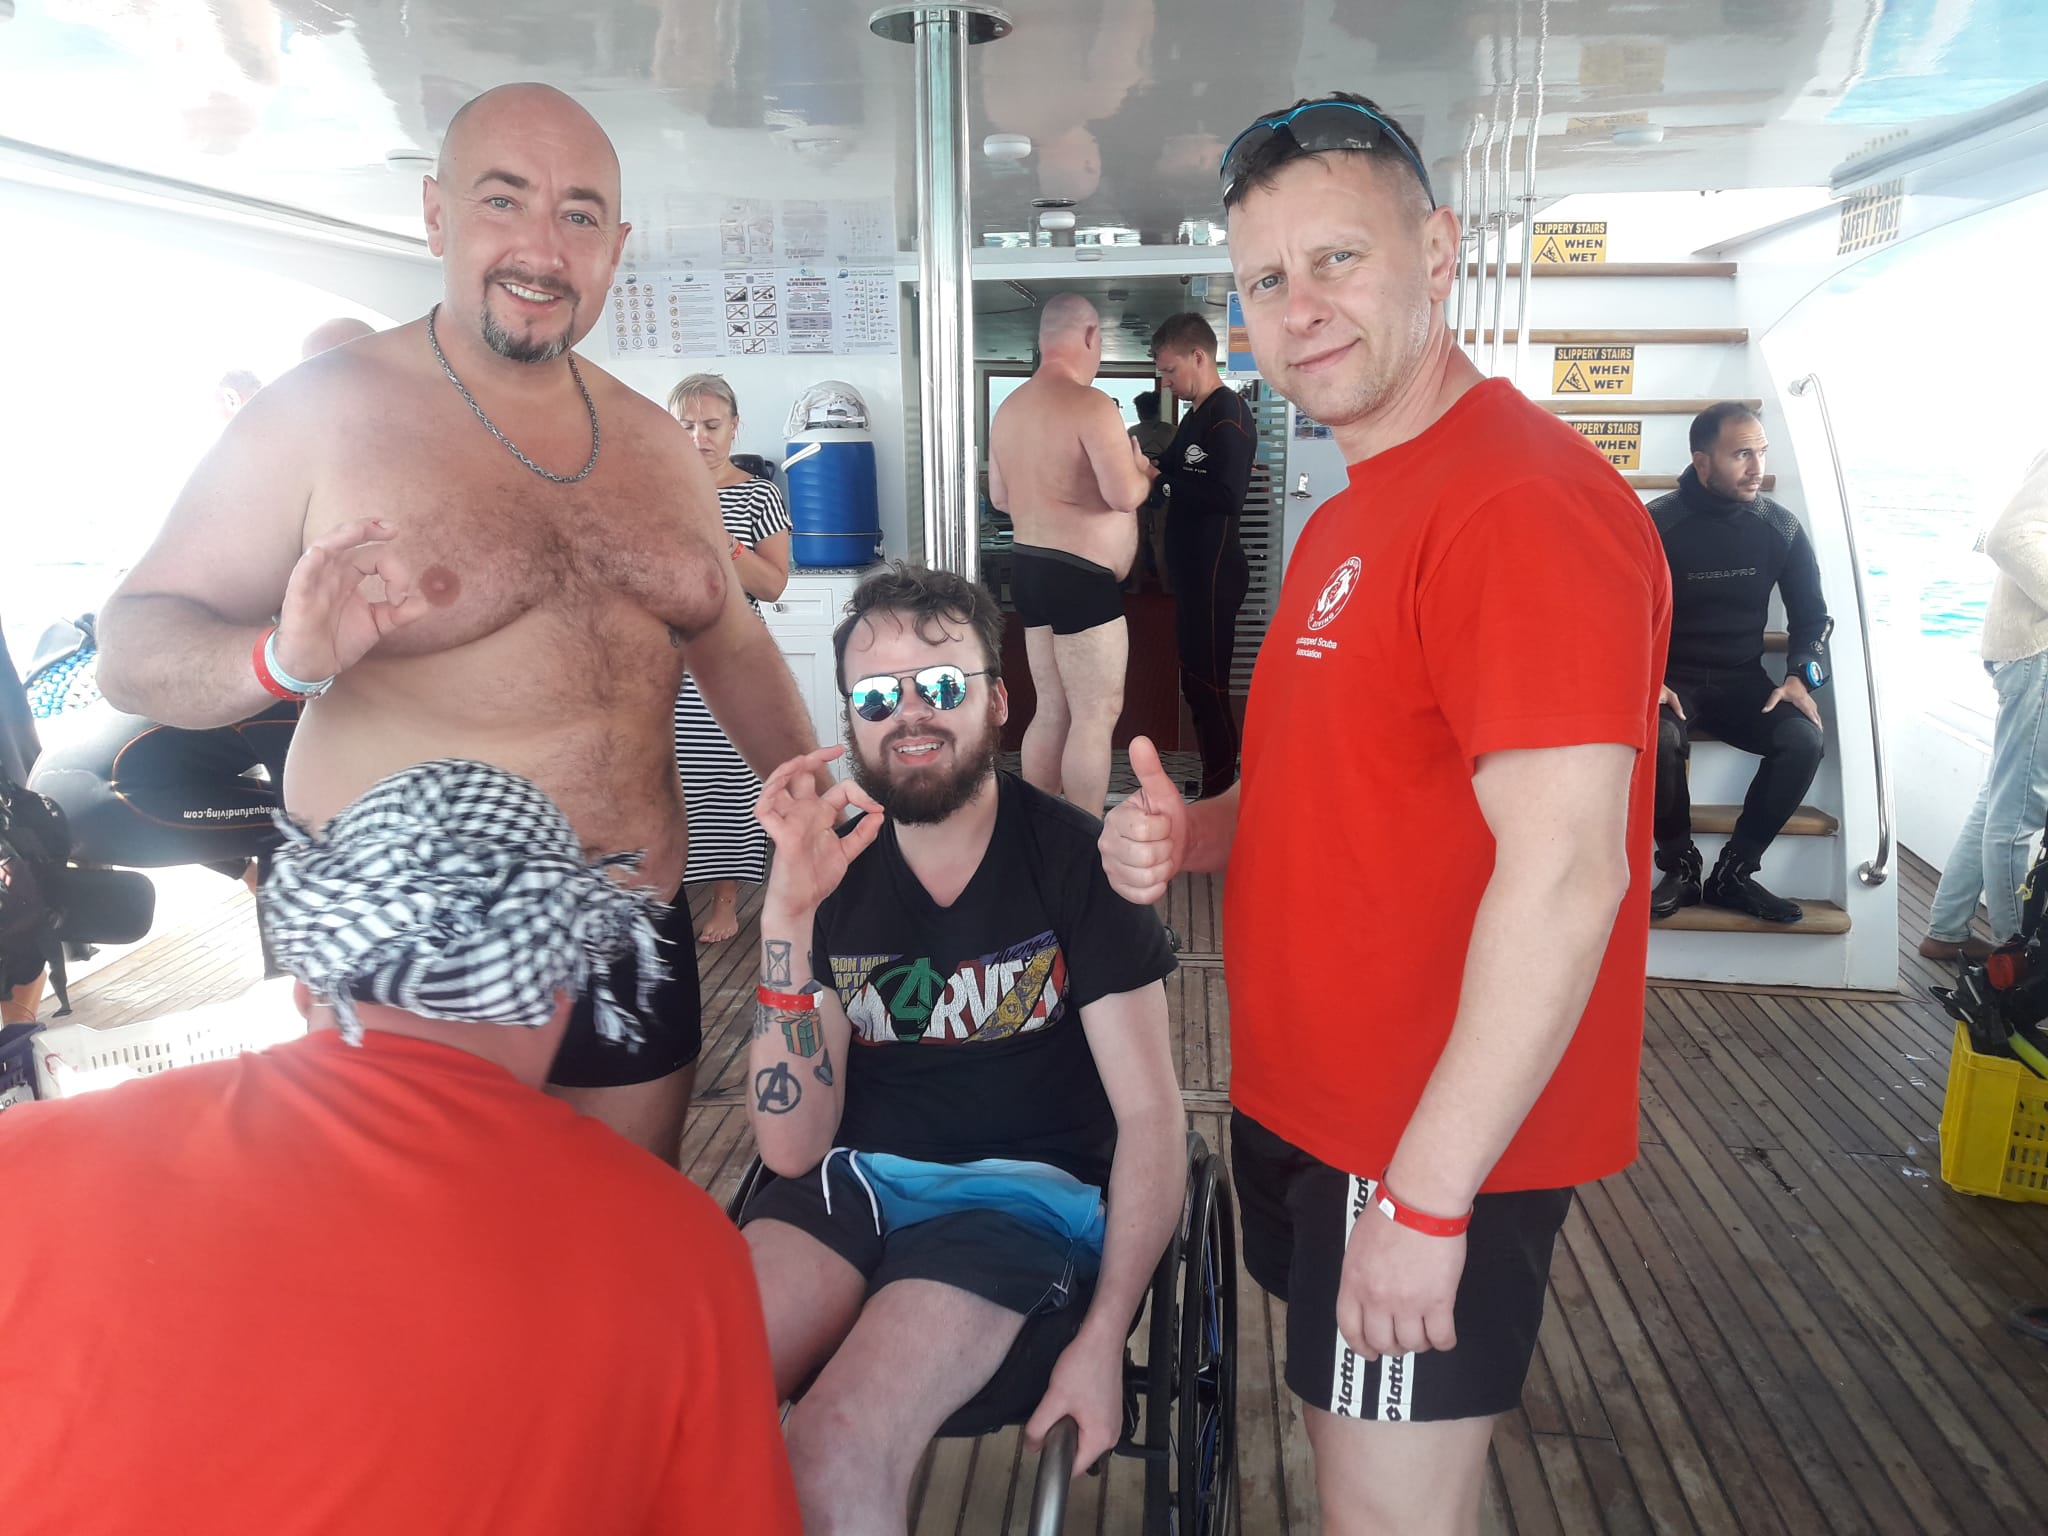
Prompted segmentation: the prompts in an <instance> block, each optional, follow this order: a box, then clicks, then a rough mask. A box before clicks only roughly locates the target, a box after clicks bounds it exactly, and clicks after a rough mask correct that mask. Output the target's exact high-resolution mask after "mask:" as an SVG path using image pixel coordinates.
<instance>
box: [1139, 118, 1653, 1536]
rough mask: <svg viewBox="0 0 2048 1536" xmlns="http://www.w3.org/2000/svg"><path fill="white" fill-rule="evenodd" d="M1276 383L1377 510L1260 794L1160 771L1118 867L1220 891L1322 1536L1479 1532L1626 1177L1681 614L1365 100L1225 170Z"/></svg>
mask: <svg viewBox="0 0 2048 1536" xmlns="http://www.w3.org/2000/svg"><path fill="white" fill-rule="evenodd" d="M1223 174H1224V192H1225V196H1224V206H1225V209H1226V210H1227V212H1228V216H1229V219H1230V255H1231V262H1232V265H1233V267H1234V268H1235V270H1236V277H1237V285H1238V289H1239V291H1240V292H1241V293H1242V294H1243V295H1244V309H1245V317H1246V321H1247V324H1248V326H1249V329H1250V333H1251V342H1252V349H1253V352H1254V354H1255V355H1256V357H1257V358H1258V362H1259V367H1260V370H1261V371H1262V372H1263V373H1264V375H1265V377H1266V378H1267V379H1268V380H1269V381H1271V383H1272V384H1273V385H1274V387H1275V388H1276V389H1278V390H1279V391H1280V393H1282V394H1283V395H1286V396H1287V397H1288V398H1289V399H1291V400H1293V401H1295V402H1296V403H1297V404H1298V405H1299V406H1300V407H1301V408H1302V409H1303V410H1304V411H1306V412H1307V413H1308V414H1310V415H1311V416H1313V417H1315V419H1316V420H1318V421H1323V422H1328V423H1329V424H1330V425H1331V427H1332V428H1333V429H1334V433H1335V436H1336V439H1337V441H1338V443H1339V445H1340V446H1341V447H1342V448H1343V449H1344V451H1345V457H1346V458H1347V459H1348V460H1349V461H1350V465H1351V484H1350V488H1349V489H1348V490H1347V491H1345V492H1341V493H1339V494H1338V495H1337V496H1336V497H1334V498H1332V499H1331V501H1330V502H1329V503H1328V504H1327V505H1325V506H1324V507H1323V508H1322V509H1321V510H1320V511H1318V512H1317V513H1316V515H1315V517H1314V518H1313V519H1312V520H1311V521H1310V522H1309V524H1308V526H1307V527H1306V528H1305V529H1304V530H1303V532H1302V534H1301V537H1300V540H1299V542H1298V543H1297V545H1296V547H1295V550H1294V553H1293V556H1292V558H1291V562H1290V565H1289V569H1288V574H1287V577H1286V581H1285V583H1284V585H1283V587H1282V590H1281V594H1280V600H1279V604H1278V606H1277V609H1276V611H1275V614H1274V618H1273V622H1272V627H1271V631H1270V633H1269V635H1268V637H1267V641H1266V644H1265V647H1264V649H1263V650H1262V652H1261V653H1260V657H1259V663H1258V667H1257V670H1256V671H1255V672H1254V674H1253V678H1252V689H1251V698H1250V707H1249V710H1248V712H1247V717H1246V722H1245V746H1244V773H1243V778H1242V780H1241V782H1240V785H1239V787H1238V788H1237V789H1236V790H1235V791H1233V792H1232V793H1230V794H1228V795H1225V796H1221V797H1218V798H1215V799H1211V800H1205V801H1202V802H1200V803H1198V804H1195V805H1189V806H1184V805H1183V804H1182V803H1181V801H1180V798H1179V796H1178V795H1176V794H1175V793H1174V792H1173V788H1172V786H1171V784H1170V783H1169V782H1168V781H1167V780H1166V779H1165V777H1164V775H1163V774H1161V773H1160V772H1159V767H1158V758H1157V754H1156V753H1154V752H1153V750H1152V748H1151V744H1150V743H1149V742H1143V741H1140V742H1136V743H1133V745H1132V753H1131V755H1132V761H1133V764H1134V766H1136V767H1137V768H1138V769H1139V782H1140V785H1141V788H1142V793H1141V794H1140V795H1138V796H1135V797H1133V798H1132V799H1131V800H1129V801H1127V802H1125V803H1124V804H1123V805H1120V806H1118V807H1117V809H1116V810H1115V811H1114V812H1113V813H1112V814H1111V815H1110V817H1109V820H1108V823H1107V825H1106V827H1105V830H1104V833H1103V838H1102V850H1103V859H1104V864H1105V867H1106V868H1107V869H1108V871H1109V873H1110V877H1111V883H1112V884H1113V885H1114V886H1115V887H1116V888H1117V889H1118V890H1119V891H1121V892H1122V893H1123V894H1124V895H1126V896H1128V897H1130V898H1131V899H1133V900H1137V901H1152V900H1156V899H1157V898H1158V897H1159V896H1160V895H1161V894H1162V893H1163V892H1164V890H1165V887H1166V883H1167V882H1168V881H1169V880H1170V879H1171V878H1172V877H1173V876H1174V875H1175V874H1176V873H1178V872H1179V871H1181V870H1184V869H1186V870H1202V871H1219V870H1224V869H1226V867H1227V869H1228V882H1227V884H1226V887H1225V906H1224V944H1225V948H1224V967H1225V974H1226V976H1227V977H1228V980H1229V986H1230V1003H1231V1019H1232V1042H1231V1052H1232V1081H1231V1099H1232V1103H1233V1106H1234V1108H1235V1111H1236V1113H1235V1119H1234V1122H1233V1137H1232V1143H1233V1145H1232V1152H1233V1163H1234V1172H1235V1176H1236V1181H1237V1189H1238V1198H1239V1202H1240V1206H1241V1208H1242V1211H1243V1215H1244V1228H1245V1264H1246V1267H1247V1268H1248V1269H1249V1270H1250V1272H1251V1274H1252V1276H1253V1278H1255V1279H1256V1280H1258V1282H1259V1283H1260V1284H1261V1285H1262V1286H1264V1287H1265V1288H1266V1289H1268V1290H1269V1291H1272V1292H1274V1293H1275V1294H1278V1295H1281V1296H1283V1297H1285V1298H1286V1300H1287V1302H1288V1313H1287V1324H1288V1350H1287V1353H1288V1360H1287V1380H1288V1384H1289V1385H1290V1386H1291V1387H1292V1388H1293V1389H1294V1391H1295V1392H1296V1393H1297V1394H1298V1395H1299V1396H1300V1397H1301V1398H1302V1399H1303V1402H1304V1407H1305V1413H1306V1419H1307V1424H1308V1432H1309V1439H1310V1443H1311V1445H1312V1446H1313V1447H1314V1449H1315V1454H1316V1475H1317V1481H1318V1485H1319V1487H1320V1491H1321V1503H1322V1509H1323V1517H1324V1521H1325V1529H1326V1530H1329V1531H1346V1532H1348V1531H1373V1532H1382V1531H1385V1532H1395V1531H1398V1532H1401V1533H1403V1536H1414V1533H1420V1532H1454V1531H1463V1532H1471V1531H1476V1530H1477V1529H1478V1511H1479V1497H1480V1486H1481V1477H1482V1473H1483V1469H1484V1466H1485V1458H1486V1450H1487V1444H1488V1440H1489V1438H1490V1436H1491V1433H1492V1424H1493V1419H1494V1417H1495V1416H1496V1415H1498V1414H1500V1413H1502V1412H1504V1411H1506V1410H1508V1409H1510V1408H1512V1407H1513V1406H1514V1405H1515V1403H1516V1402H1517V1401H1518V1399H1519V1397H1520V1395H1521V1387H1522V1381H1523V1377H1524V1376H1525V1375H1526V1373H1527V1371H1528V1366H1529V1359H1530V1356H1531V1353H1532V1351H1533V1349H1534V1347H1535V1341H1536V1332H1537V1327H1538V1325H1539V1323H1540V1322H1541V1319H1542V1315H1543V1297H1544V1287H1545V1283H1546V1280H1547V1276H1548V1271H1549V1264H1550V1253H1551V1248H1552V1245H1553V1243H1554V1241H1555V1238H1556V1235H1557V1232H1558V1230H1559V1228H1560V1227H1561V1226H1562V1224H1563V1221H1564V1218H1565V1213H1566V1210H1567V1209H1568V1207H1569V1204H1570V1199H1571V1188H1570V1187H1571V1186H1572V1185H1573V1184H1576V1183H1578V1182H1580V1181H1581V1180H1586V1179H1597V1178H1601V1177H1603V1176H1605V1175H1607V1174H1611V1173H1613V1172H1615V1171H1616V1170H1618V1169H1620V1168H1622V1167H1624V1166H1626V1165H1627V1164H1628V1163H1629V1162H1630V1161H1631V1160H1632V1159H1633V1158H1634V1156H1635V1149H1636V1140H1635V1138H1636V1070H1637V1060H1638V1056H1639V1053H1640V1049H1641V1038H1642V998H1643V971H1644V954H1645V949H1646V946H1647V942H1648V906H1647V892H1648V887H1647V884H1646V880H1645V873H1644V872H1645V870H1646V869H1647V867H1648V863H1649V851H1650V811H1651V791H1652V787H1653V786H1652V775H1653V770H1654V766H1655V753H1654V752H1653V751H1652V750H1651V749H1652V748H1653V747H1654V745H1655V743H1656V738H1657V716H1656V710H1657V694H1658V685H1659V683H1660V682H1661V681H1662V676H1661V671H1662V666H1663V660H1664V650H1665V641H1666V636H1667V633H1668V630H1669V627H1670V613H1671V597H1670V582H1669V577H1668V573H1667V570H1666V566H1665V561H1664V558H1663V555H1662V553H1661V550H1660V549H1659V546H1658V542H1657V537H1656V533H1655V531H1654V529H1653V528H1652V527H1651V524H1650V521H1649V518H1648V517H1647V516H1646V515H1645V513H1644V511H1643V508H1642V506H1641V504H1640V503H1639V502H1638V501H1637V499H1636V497H1635V496H1634V495H1633V494H1632V493H1631V492H1630V491H1629V489H1628V487H1627V486H1626V485H1625V484H1624V483H1623V482H1622V481H1621V479H1620V478H1619V477H1618V476H1617V475H1616V474H1615V473H1614V472H1613V470H1612V469H1611V468H1609V467H1608V465H1607V464H1606V463H1605V462H1604V460H1602V459H1601V458H1600V456H1599V455H1598V454H1597V453H1595V452H1594V451H1593V450H1592V449H1591V448H1590V447H1589V446H1588V445H1587V444H1586V443H1585V442H1584V441H1583V440H1582V439H1580V438H1579V436H1578V435H1577V434H1576V433H1574V432H1573V431H1572V430H1571V429H1570V428H1568V427H1567V426H1565V425H1564V424H1563V423H1561V422H1559V421H1558V420H1557V419H1556V418H1554V417H1552V416H1550V415H1549V414H1548V413H1546V412H1544V411H1542V410H1540V409H1539V408H1538V407H1536V406H1535V405H1532V404H1531V403H1529V402H1528V401H1527V400H1525V399H1523V397H1522V396H1521V395H1520V394H1519V393H1517V392H1516V390H1515V389H1514V387H1513V386H1512V385H1511V384H1509V383H1508V382H1506V381H1504V380H1497V379H1485V378H1482V377H1481V375H1480V374H1479V372H1478V371H1477V370H1476V369H1475V368H1474V367H1473V366H1472V364H1471V363H1470V362H1469V361H1467V359H1466V358H1465V357H1464V356H1463V355H1462V354H1461V353H1460V352H1459V350H1458V348H1457V345H1456V342H1455V340H1454V338H1453V337H1452V336H1451V335H1450V334H1449V332H1448V331H1447V330H1446V329H1445V326H1444V316H1443V303H1444V299H1445V297H1446V296H1447V295H1448V294H1449V292H1450V289H1451V284H1452V283H1453V281H1454V280H1455V272H1456V265H1457V262H1458V260H1459V254H1458V251H1459V246H1458V225H1457V220H1456V219H1455V218H1454V217H1453V216H1452V215H1451V214H1450V212H1449V211H1447V210H1445V209H1443V208H1439V207H1437V206H1436V205H1435V203H1434V200H1433V197H1432V195H1431V193H1430V190H1429V185H1428V179H1427V177H1426V175H1425V174H1424V172H1423V169H1422V163H1421V160H1420V158H1419V157H1418V155H1417V153H1416V150H1415V147H1414V145H1413V144H1412V143H1411V142H1410V141H1409V139H1408V138H1407V136H1406V135H1405V134H1403V133H1402V131H1401V130H1400V128H1399V127H1397V126H1396V125H1395V124H1394V123H1393V122H1392V121H1391V120H1390V119H1388V118H1386V117H1385V116H1384V115H1383V114H1381V113H1380V112H1379V111H1378V109H1377V108H1376V107H1374V106H1373V105H1372V104H1371V103H1370V102H1368V101H1366V100H1364V99H1363V98H1357V97H1349V96H1341V97H1333V98H1328V99H1325V100H1323V101H1319V102H1312V103H1301V104H1299V105H1297V106H1296V108H1295V109H1293V110H1292V111H1290V112H1286V113H1281V114H1276V115H1275V116H1273V117H1270V118H1263V119H1260V120H1259V121H1258V122H1256V123H1254V124H1253V125H1252V126H1251V127H1250V128H1248V129H1247V130H1245V132H1244V134H1242V135H1241V136H1240V137H1239V139H1238V140H1237V141H1236V142H1235V143H1234V144H1233V145H1232V146H1231V148H1230V150H1229V152H1228V153H1227V154H1226V155H1225V157H1224V166H1223Z"/></svg>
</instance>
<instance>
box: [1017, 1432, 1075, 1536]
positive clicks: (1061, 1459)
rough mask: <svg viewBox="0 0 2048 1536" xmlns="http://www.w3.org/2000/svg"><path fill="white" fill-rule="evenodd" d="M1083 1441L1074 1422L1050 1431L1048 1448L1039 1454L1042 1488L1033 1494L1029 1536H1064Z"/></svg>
mask: <svg viewBox="0 0 2048 1536" xmlns="http://www.w3.org/2000/svg"><path fill="white" fill-rule="evenodd" d="M1080 1438H1081V1426H1080V1425H1078V1424H1076V1423H1075V1422H1074V1421H1073V1420H1072V1419H1061V1420H1060V1421H1059V1422H1058V1423H1057V1424H1055V1425H1053V1427H1052V1428H1051V1429H1049V1430H1047V1431H1046V1435H1045V1449H1044V1450H1042V1451H1040V1452H1039V1453H1038V1486H1037V1487H1035V1488H1034V1489H1033V1490H1032V1492H1031V1518H1030V1520H1029V1521H1027V1522H1026V1523H1025V1526H1024V1531H1025V1536H1060V1527H1061V1526H1062V1525H1064V1524H1065V1523H1066V1518H1067V1485H1068V1484H1069V1483H1071V1482H1072V1481H1073V1480H1074V1451H1075V1448H1076V1446H1077V1445H1078V1443H1079V1441H1080Z"/></svg>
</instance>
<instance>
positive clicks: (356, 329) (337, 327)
mask: <svg viewBox="0 0 2048 1536" xmlns="http://www.w3.org/2000/svg"><path fill="white" fill-rule="evenodd" d="M376 334H377V328H376V327H375V326H374V325H371V324H370V323H369V322H368V321H367V320H358V319H356V318H354V317H353V316H351V315H337V316H335V318H334V319H332V320H322V321H321V322H320V323H319V324H318V325H316V326H314V327H313V329H312V330H310V331H308V332H306V339H305V340H304V341H302V342H300V343H299V361H300V362H304V361H305V360H306V359H307V358H310V357H318V356H319V355H320V354H321V353H322V352H327V351H330V350H332V349H333V348H335V347H345V346H347V345H348V344H349V343H350V342H352V341H361V340H362V339H363V338H364V337H365V336H374V335H376Z"/></svg>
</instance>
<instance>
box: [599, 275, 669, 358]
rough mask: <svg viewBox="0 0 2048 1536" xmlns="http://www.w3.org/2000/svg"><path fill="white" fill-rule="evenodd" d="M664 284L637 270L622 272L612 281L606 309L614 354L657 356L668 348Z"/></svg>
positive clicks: (616, 355) (618, 355)
mask: <svg viewBox="0 0 2048 1536" xmlns="http://www.w3.org/2000/svg"><path fill="white" fill-rule="evenodd" d="M663 286H664V285H663V284H661V283H658V282H655V281H653V280H652V279H651V278H643V277H642V276H641V275H640V274H639V273H637V272H621V273H620V274H619V275H618V277H617V279H616V280H615V281H614V282H613V283H612V295H611V304H610V305H609V306H608V310H607V313H608V315H609V329H610V331H611V338H612V356H614V357H637V356H642V355H655V356H658V355H660V354H662V353H664V352H666V351H667V350H668V348H667V346H666V345H665V344H664V342H663V339H662V331H663V328H662V324H661V322H662V319H663V318H664V317H663V316H662V314H661V289H662V287H663Z"/></svg>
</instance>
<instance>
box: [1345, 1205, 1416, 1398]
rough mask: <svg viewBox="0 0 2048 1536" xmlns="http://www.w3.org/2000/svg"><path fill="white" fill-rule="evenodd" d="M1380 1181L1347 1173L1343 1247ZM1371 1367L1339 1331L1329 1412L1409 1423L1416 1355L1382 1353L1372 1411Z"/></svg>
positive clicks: (1413, 1391) (1349, 1243) (1413, 1392)
mask: <svg viewBox="0 0 2048 1536" xmlns="http://www.w3.org/2000/svg"><path fill="white" fill-rule="evenodd" d="M1377 1187H1378V1186H1377V1184H1376V1183H1375V1181H1374V1180H1372V1179H1361V1178H1360V1177H1359V1176H1358V1175H1357V1174H1355V1173H1353V1174H1347V1175H1346V1176H1345V1186H1344V1247H1345V1248H1347V1249H1348V1248H1349V1247H1350V1246H1351V1232H1352V1229H1353V1228H1354V1227H1356V1226H1357V1225H1358V1218H1359V1217H1360V1216H1363V1215H1364V1214H1365V1212H1366V1208H1367V1207H1368V1206H1369V1205H1370V1204H1371V1202H1372V1197H1373V1193H1374V1191H1375V1190H1376V1189H1377ZM1371 1369H1372V1362H1370V1361H1368V1360H1365V1359H1363V1358H1361V1357H1360V1356H1359V1355H1358V1353H1357V1352H1356V1351H1354V1350H1353V1349H1352V1348H1351V1346H1350V1345H1349V1344H1346V1343H1345V1342H1344V1332H1343V1330H1342V1329H1339V1330H1337V1355H1336V1360H1335V1363H1334V1365H1333V1366H1332V1369H1331V1371H1330V1412H1332V1413H1334V1414H1337V1415H1339V1416H1340V1417H1342V1418H1347V1419H1366V1418H1371V1419H1381V1420H1385V1421H1387V1422H1389V1423H1406V1422H1407V1421H1408V1420H1409V1419H1410V1418H1412V1417H1413V1410H1414V1403H1415V1356H1414V1354H1413V1353H1410V1354H1405V1355H1382V1356H1381V1357H1380V1361H1379V1377H1380V1385H1379V1392H1378V1394H1377V1401H1376V1402H1374V1403H1373V1404H1372V1405H1371V1406H1372V1411H1371V1412H1370V1413H1368V1412H1367V1411H1366V1407H1367V1405H1366V1401H1365V1376H1366V1373H1367V1372H1368V1371H1370V1370H1371Z"/></svg>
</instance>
